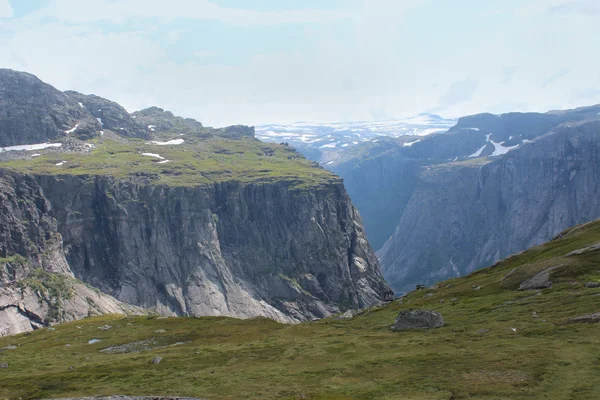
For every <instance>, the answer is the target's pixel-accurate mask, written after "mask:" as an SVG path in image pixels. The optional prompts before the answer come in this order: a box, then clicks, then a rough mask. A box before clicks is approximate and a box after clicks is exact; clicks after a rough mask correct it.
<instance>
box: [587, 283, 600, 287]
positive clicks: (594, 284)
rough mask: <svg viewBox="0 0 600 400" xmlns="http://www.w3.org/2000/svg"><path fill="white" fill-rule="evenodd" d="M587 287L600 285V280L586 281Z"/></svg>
mask: <svg viewBox="0 0 600 400" xmlns="http://www.w3.org/2000/svg"><path fill="white" fill-rule="evenodd" d="M585 287H586V288H597V287H600V282H586V283H585Z"/></svg>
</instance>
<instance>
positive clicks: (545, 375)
mask: <svg viewBox="0 0 600 400" xmlns="http://www.w3.org/2000/svg"><path fill="white" fill-rule="evenodd" d="M599 243H600V221H595V222H593V223H590V224H586V225H583V226H577V227H573V228H571V229H569V230H567V231H565V232H563V233H562V234H561V235H560V236H559V237H558V238H556V239H555V240H553V241H551V242H549V243H546V244H544V245H541V246H539V247H535V248H532V249H530V250H528V251H525V252H523V253H521V254H517V255H514V256H511V257H509V258H507V259H505V260H503V261H501V262H499V263H497V264H495V265H494V266H492V267H489V268H486V269H483V270H480V271H477V272H475V273H473V274H470V275H468V276H465V277H461V278H456V279H452V280H449V281H445V282H441V283H438V284H436V285H435V286H433V287H430V288H426V289H424V290H417V291H413V292H411V293H408V294H407V295H406V296H404V297H403V298H401V299H399V300H398V301H395V302H393V303H389V304H386V305H383V306H380V307H375V308H370V309H366V310H364V311H362V312H358V313H356V315H354V316H351V315H347V314H344V315H337V316H333V317H331V318H327V319H323V320H319V321H312V322H304V323H300V324H296V325H283V324H279V323H277V322H274V321H269V320H266V319H264V318H256V319H248V320H238V319H231V318H223V317H220V318H215V317H203V318H168V319H165V318H157V317H147V316H144V317H122V316H114V315H110V316H101V317H93V318H88V319H85V320H82V321H77V322H75V323H67V324H61V325H57V326H55V330H54V331H49V330H47V329H40V330H38V331H35V332H32V333H31V334H30V335H18V336H12V337H6V338H0V349H2V350H0V363H6V368H4V369H2V373H1V374H0V397H6V398H9V399H17V398H24V399H27V398H61V397H68V398H73V397H83V396H96V395H104V396H107V395H111V394H112V395H116V394H129V395H136V396H141V395H149V394H152V395H154V396H156V397H154V398H158V397H159V396H160V398H163V397H162V396H174V397H175V396H195V397H198V398H205V399H226V398H231V399H240V398H251V399H298V398H300V399H302V398H306V399H333V398H335V399H398V398H401V399H440V400H442V399H445V400H447V399H452V398H454V399H573V398H576V399H578V400H588V399H589V400H595V399H597V398H598V384H599V383H600V375H599V374H598V369H599V368H600V353H599V352H598V345H599V338H598V328H599V325H598V323H599V322H600V315H599V313H598V311H599V310H600V250H599V249H600V245H599ZM410 309H412V310H432V311H436V312H439V313H440V314H441V316H442V317H443V320H444V322H445V325H444V326H443V327H441V328H438V329H429V330H424V329H413V330H406V331H392V330H391V329H390V326H391V325H392V324H394V320H395V318H396V317H397V316H398V315H399V313H400V312H402V311H407V310H410ZM107 326H108V327H111V328H110V329H108V330H100V329H98V328H99V327H102V328H104V329H106V327H107ZM153 360H154V362H158V361H160V363H159V364H156V363H152V362H153ZM177 398H178V397H177Z"/></svg>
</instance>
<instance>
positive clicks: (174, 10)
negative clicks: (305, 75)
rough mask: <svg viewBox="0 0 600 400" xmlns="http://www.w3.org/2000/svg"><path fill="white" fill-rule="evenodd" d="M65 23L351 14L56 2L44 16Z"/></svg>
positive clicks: (172, 1)
mask: <svg viewBox="0 0 600 400" xmlns="http://www.w3.org/2000/svg"><path fill="white" fill-rule="evenodd" d="M41 15H43V16H46V17H55V18H58V19H59V20H60V21H62V22H67V23H74V24H81V23H90V22H100V21H108V22H113V23H124V22H126V21H129V20H133V19H149V18H156V19H158V20H160V21H171V20H174V19H177V18H187V19H195V20H219V21H222V22H225V23H228V24H234V25H278V24H287V23H315V22H316V23H326V22H331V21H333V20H337V19H341V18H348V17H350V16H351V15H350V14H349V13H348V12H343V11H342V12H340V11H328V10H310V9H309V10H294V11H270V12H267V11H254V10H245V9H235V8H226V7H220V6H218V5H217V4H215V3H212V2H210V1H208V0H169V1H164V0H120V1H111V0H95V1H93V2H92V1H81V0H54V2H53V3H51V4H50V5H49V6H48V7H47V8H45V9H44V11H43V13H42V14H41Z"/></svg>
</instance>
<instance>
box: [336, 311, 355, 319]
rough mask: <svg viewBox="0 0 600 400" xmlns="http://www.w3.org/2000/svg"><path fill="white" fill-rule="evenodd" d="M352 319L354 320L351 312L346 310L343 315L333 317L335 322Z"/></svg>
mask: <svg viewBox="0 0 600 400" xmlns="http://www.w3.org/2000/svg"><path fill="white" fill-rule="evenodd" d="M352 318H354V311H353V310H346V311H345V312H344V313H342V314H340V315H338V316H337V317H335V319H337V320H344V319H352Z"/></svg>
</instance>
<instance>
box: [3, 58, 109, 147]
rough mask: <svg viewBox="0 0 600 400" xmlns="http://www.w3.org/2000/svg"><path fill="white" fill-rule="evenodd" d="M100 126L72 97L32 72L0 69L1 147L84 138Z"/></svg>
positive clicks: (93, 133)
mask: <svg viewBox="0 0 600 400" xmlns="http://www.w3.org/2000/svg"><path fill="white" fill-rule="evenodd" d="M100 129H101V125H100V123H99V122H98V121H96V120H95V119H94V118H93V117H92V116H91V115H90V114H89V113H88V112H87V111H86V109H85V107H83V106H81V105H79V104H78V103H77V101H76V100H75V99H73V98H71V97H69V96H68V95H66V94H65V93H63V92H61V91H59V90H57V89H55V88H53V87H52V86H50V85H48V84H46V83H44V82H42V81H41V80H39V79H38V78H36V77H35V76H33V75H30V74H27V73H24V72H16V71H12V70H7V69H0V147H6V146H15V145H23V144H33V143H44V142H48V141H51V140H54V139H56V138H58V137H63V136H66V135H71V136H75V137H78V138H84V139H86V138H90V137H92V136H94V135H95V133H96V131H98V130H100Z"/></svg>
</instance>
